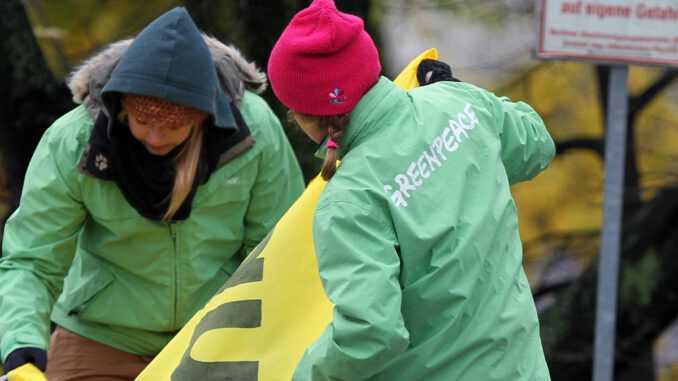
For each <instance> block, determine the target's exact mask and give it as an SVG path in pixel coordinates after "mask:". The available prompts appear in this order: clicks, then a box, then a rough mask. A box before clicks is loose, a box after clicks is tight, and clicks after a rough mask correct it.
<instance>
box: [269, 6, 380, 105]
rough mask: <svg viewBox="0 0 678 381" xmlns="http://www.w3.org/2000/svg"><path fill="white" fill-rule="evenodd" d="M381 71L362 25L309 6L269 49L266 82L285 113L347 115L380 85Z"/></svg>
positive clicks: (333, 9) (329, 10)
mask: <svg viewBox="0 0 678 381" xmlns="http://www.w3.org/2000/svg"><path fill="white" fill-rule="evenodd" d="M380 72H381V65H380V64H379V53H378V52H377V48H376V47H375V46H374V42H373V41H372V39H371V38H370V36H369V35H368V34H367V32H365V29H364V24H363V20H361V19H360V18H359V17H357V16H353V15H349V14H346V13H342V12H339V10H337V7H336V5H335V4H334V0H314V1H313V3H312V4H311V5H310V6H309V7H308V8H306V9H303V10H301V11H300V12H299V13H297V14H296V15H295V16H294V18H292V21H291V22H290V24H289V25H288V26H287V28H286V29H285V31H283V33H282V35H281V36H280V38H279V39H278V42H277V43H276V44H275V46H274V47H273V51H272V52H271V57H270V59H269V61H268V77H269V79H270V81H271V87H272V88H273V92H274V93H275V95H276V96H277V97H278V99H280V101H281V102H282V103H283V104H285V106H287V107H288V108H290V109H292V110H294V111H298V112H301V113H304V114H309V115H338V114H344V113H347V112H350V111H351V110H353V108H354V107H355V105H356V104H357V103H358V101H359V100H360V98H361V97H362V96H363V95H364V94H365V93H366V92H367V91H368V90H369V89H370V88H371V87H372V86H374V84H375V83H377V81H378V80H379V74H380Z"/></svg>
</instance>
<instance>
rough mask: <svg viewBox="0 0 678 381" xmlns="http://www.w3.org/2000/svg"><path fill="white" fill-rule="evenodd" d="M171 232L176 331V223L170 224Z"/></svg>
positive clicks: (173, 305)
mask: <svg viewBox="0 0 678 381" xmlns="http://www.w3.org/2000/svg"><path fill="white" fill-rule="evenodd" d="M169 231H170V235H171V236H172V281H171V282H172V286H173V290H172V291H173V293H174V303H172V329H175V328H176V326H177V299H178V298H177V294H178V292H177V291H178V282H177V224H176V222H170V223H169Z"/></svg>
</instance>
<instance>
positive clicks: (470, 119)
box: [268, 0, 554, 381]
mask: <svg viewBox="0 0 678 381" xmlns="http://www.w3.org/2000/svg"><path fill="white" fill-rule="evenodd" d="M422 68H424V66H422V65H421V64H420V65H419V69H422ZM380 71H381V67H380V63H379V59H378V52H377V50H376V46H375V45H374V43H373V41H372V40H371V38H370V37H369V36H368V35H367V33H366V32H365V31H364V23H363V22H362V20H361V19H359V18H357V17H355V16H352V15H349V14H345V13H342V12H340V11H338V10H337V8H336V6H335V4H334V2H333V1H332V0H315V1H314V2H313V3H312V4H311V5H310V6H309V7H308V8H306V9H303V10H302V11H300V12H299V13H297V14H296V15H295V16H294V18H293V19H292V21H291V22H290V24H289V25H288V26H287V28H286V29H285V31H284V32H283V33H282V35H281V36H280V38H279V39H278V42H277V43H276V45H275V46H274V48H273V50H272V52H271V57H270V59H269V64H268V74H269V78H270V80H271V85H272V87H273V90H274V92H275V94H276V96H277V97H278V98H279V99H280V100H281V102H283V103H284V104H285V105H286V106H287V107H288V108H290V110H291V115H292V117H293V118H294V120H295V121H296V122H297V124H298V125H299V127H300V128H301V129H302V130H303V131H304V133H306V134H307V135H308V136H309V137H310V138H311V139H312V140H314V141H315V142H317V143H321V142H323V143H324V146H325V150H326V151H325V154H324V157H325V161H324V163H323V167H322V171H321V175H322V177H323V178H324V179H329V182H328V184H327V186H326V187H325V189H324V191H323V193H322V195H321V197H320V199H319V201H318V205H317V208H316V212H315V215H314V222H313V241H314V246H315V249H316V255H317V259H318V271H319V274H320V278H321V279H322V281H323V287H324V291H325V293H326V294H327V297H328V298H329V299H330V300H331V301H332V303H334V310H333V319H332V322H331V323H330V324H329V325H328V326H327V328H326V329H325V330H324V331H323V333H322V334H321V335H320V337H319V338H318V339H317V340H316V341H315V342H314V343H313V344H312V345H311V346H309V347H308V349H307V350H306V352H305V353H304V355H303V357H302V358H301V360H300V361H299V363H298V364H297V367H296V369H295V372H294V376H293V380H295V381H301V380H389V381H393V380H402V381H411V380H426V381H438V380H440V381H449V380H455V381H460V380H462V381H477V380H483V381H484V380H502V381H517V380H525V381H527V380H548V379H549V373H548V368H547V366H546V361H545V359H544V353H543V349H542V347H541V343H540V338H539V324H538V320H537V314H536V310H535V306H534V303H533V301H532V296H531V293H530V288H529V286H528V283H527V279H526V277H525V274H524V273H523V270H522V265H521V261H522V249H521V243H520V237H519V234H518V224H517V216H516V208H515V205H514V202H513V200H512V199H511V194H510V189H509V186H510V184H513V183H516V182H519V181H522V180H526V179H529V178H531V177H533V176H534V175H536V174H537V173H539V172H540V171H541V170H543V169H544V168H546V166H547V165H548V164H549V163H550V161H551V160H552V158H553V155H554V144H553V141H552V140H551V138H550V136H549V134H548V132H547V131H546V128H545V126H544V123H543V122H542V120H541V118H540V117H539V116H538V115H537V113H536V112H535V111H534V110H533V109H532V108H531V107H530V106H528V105H526V104H524V103H512V102H510V101H508V100H502V99H499V98H497V97H495V96H494V95H492V94H491V93H489V92H487V91H485V90H481V89H479V88H477V87H475V86H473V85H470V84H464V83H455V82H454V78H453V77H452V75H451V73H450V75H449V76H447V77H448V78H449V80H450V81H446V82H440V83H437V84H433V85H428V86H425V87H423V88H419V89H415V90H412V91H410V92H406V91H404V90H402V89H400V88H398V87H397V86H396V85H395V84H394V83H393V82H391V81H390V80H388V79H386V78H384V77H379V73H380ZM418 71H419V70H418ZM424 73H426V75H425V76H424V79H425V81H424V82H426V83H429V82H430V81H429V79H427V78H428V77H429V75H428V72H425V71H424ZM432 73H433V72H432ZM418 74H419V73H418ZM418 79H419V81H420V83H421V82H422V81H421V79H420V76H419V75H418ZM434 82H435V81H434ZM320 154H322V152H320ZM336 159H339V160H340V161H341V164H339V166H338V167H337V166H336Z"/></svg>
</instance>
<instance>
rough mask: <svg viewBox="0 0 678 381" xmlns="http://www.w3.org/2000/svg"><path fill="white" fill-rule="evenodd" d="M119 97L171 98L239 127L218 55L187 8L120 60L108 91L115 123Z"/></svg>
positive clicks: (143, 35) (151, 28) (162, 21)
mask: <svg viewBox="0 0 678 381" xmlns="http://www.w3.org/2000/svg"><path fill="white" fill-rule="evenodd" d="M119 93H133V94H140V95H147V96H153V97H158V98H162V99H166V100H168V101H171V102H174V103H177V104H181V105H184V106H187V107H192V108H195V109H198V110H202V111H205V112H207V113H209V114H210V115H211V116H212V122H213V124H214V126H216V127H222V128H236V122H235V119H234V117H233V114H232V112H231V106H230V104H229V102H230V99H229V98H228V97H227V95H226V94H225V93H224V91H223V90H222V88H221V87H220V84H219V80H218V78H217V71H216V68H215V66H214V63H213V61H212V55H211V54H210V51H209V49H208V47H207V45H206V44H205V41H204V40H203V37H202V36H201V34H200V32H199V31H198V28H197V27H196V25H195V23H194V22H193V20H192V19H191V17H190V16H189V15H188V12H186V10H185V9H184V8H174V9H172V10H171V11H169V12H167V13H165V14H163V15H162V16H160V17H158V18H157V19H156V20H155V21H153V22H152V23H151V24H149V25H148V26H147V27H146V28H144V30H142V31H141V32H140V33H139V34H138V35H137V37H136V38H135V39H134V41H133V42H132V44H131V45H130V46H129V48H128V49H127V51H126V52H125V54H124V55H123V56H122V58H121V59H120V61H119V62H118V64H117V65H116V67H115V69H114V70H113V72H112V73H111V78H110V80H109V81H108V83H107V84H106V86H104V88H103V90H102V99H103V103H104V106H105V108H106V111H107V112H108V115H109V117H110V119H113V118H114V116H115V115H116V114H117V112H118V110H119Z"/></svg>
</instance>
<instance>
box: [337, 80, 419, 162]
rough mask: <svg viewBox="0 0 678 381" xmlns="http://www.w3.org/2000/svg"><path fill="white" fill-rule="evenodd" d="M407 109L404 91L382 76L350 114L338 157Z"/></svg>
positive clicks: (406, 97) (384, 126) (406, 96)
mask: <svg viewBox="0 0 678 381" xmlns="http://www.w3.org/2000/svg"><path fill="white" fill-rule="evenodd" d="M406 107H408V95H407V92H406V91H405V90H403V89H401V88H400V87H398V86H397V85H396V84H395V83H393V82H392V81H391V80H389V79H388V78H386V77H381V78H380V79H379V81H378V82H377V83H376V84H375V85H374V86H373V87H372V88H371V89H370V90H369V91H368V92H367V93H366V94H365V95H364V96H363V97H362V98H361V99H360V102H358V104H357V105H356V107H355V108H354V109H353V111H352V112H351V122H350V123H349V126H348V129H347V131H346V132H345V135H344V138H343V139H342V144H341V147H340V148H339V158H342V157H344V156H345V155H346V154H347V153H348V152H349V151H351V150H352V149H354V148H355V147H357V146H359V145H360V144H361V143H362V142H364V141H365V140H367V139H368V138H370V137H371V136H373V135H375V134H376V133H377V132H379V131H380V130H382V129H384V128H386V127H387V126H388V125H389V124H390V121H392V120H393V119H395V118H396V117H397V116H398V115H400V113H401V112H402V111H403V110H405V108H406Z"/></svg>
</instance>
